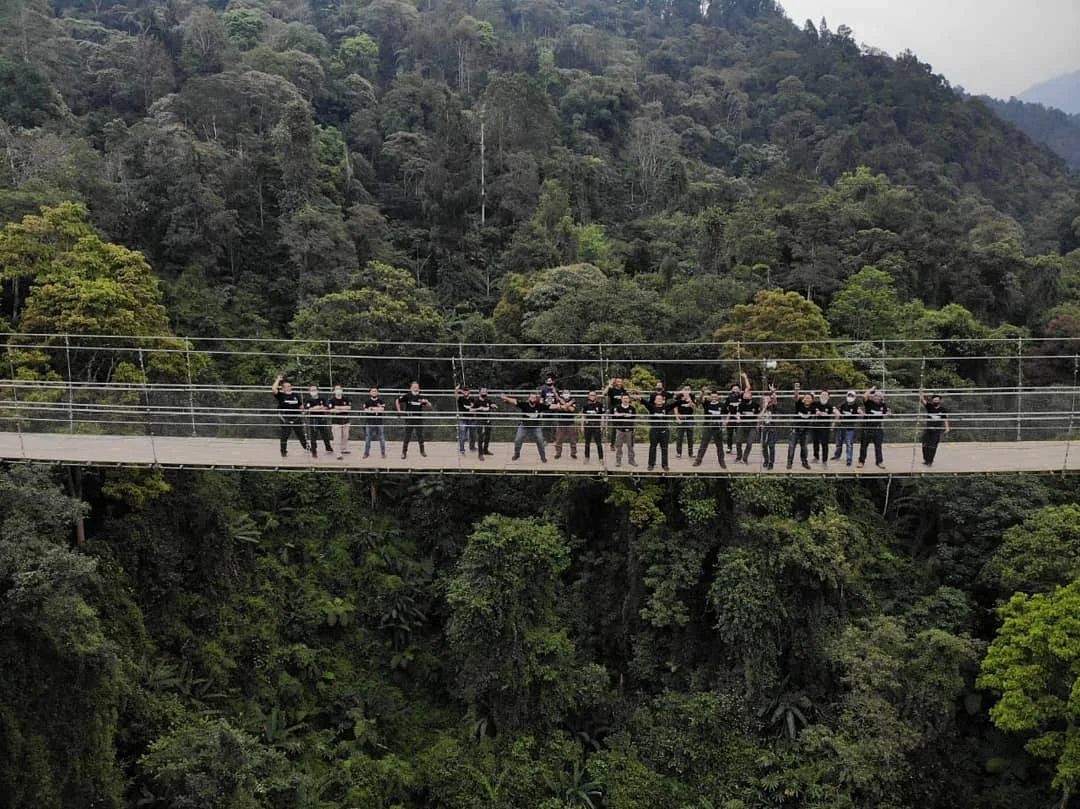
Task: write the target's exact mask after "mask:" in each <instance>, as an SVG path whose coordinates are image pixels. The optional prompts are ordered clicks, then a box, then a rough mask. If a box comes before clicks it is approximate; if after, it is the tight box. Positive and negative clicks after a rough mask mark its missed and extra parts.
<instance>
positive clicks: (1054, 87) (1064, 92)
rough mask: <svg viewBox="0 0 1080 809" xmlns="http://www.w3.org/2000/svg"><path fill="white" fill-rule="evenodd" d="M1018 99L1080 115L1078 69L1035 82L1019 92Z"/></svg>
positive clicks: (1079, 79)
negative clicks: (1038, 82)
mask: <svg viewBox="0 0 1080 809" xmlns="http://www.w3.org/2000/svg"><path fill="white" fill-rule="evenodd" d="M1019 99H1020V100H1021V101H1027V102H1030V103H1034V104H1042V105H1043V106H1044V107H1056V108H1057V109H1059V110H1061V111H1062V112H1065V113H1068V114H1069V115H1080V70H1076V71H1074V72H1072V73H1066V74H1065V75H1063V76H1056V77H1055V78H1052V79H1049V80H1047V81H1044V82H1042V83H1040V84H1036V85H1035V86H1034V87H1031V88H1029V89H1027V90H1025V91H1024V92H1023V93H1021V94H1020V95H1019Z"/></svg>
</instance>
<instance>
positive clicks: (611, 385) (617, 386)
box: [604, 376, 627, 449]
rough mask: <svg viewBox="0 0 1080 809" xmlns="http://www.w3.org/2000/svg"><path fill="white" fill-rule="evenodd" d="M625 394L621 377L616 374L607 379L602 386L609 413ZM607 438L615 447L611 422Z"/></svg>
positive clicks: (612, 446) (613, 424) (620, 402)
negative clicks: (605, 385)
mask: <svg viewBox="0 0 1080 809" xmlns="http://www.w3.org/2000/svg"><path fill="white" fill-rule="evenodd" d="M626 395H627V390H626V388H625V387H623V381H622V377H620V376H617V377H615V378H614V379H609V380H608V383H607V387H605V388H604V396H606V397H607V400H608V404H607V409H608V412H609V413H614V412H615V407H616V406H617V405H620V404H622V397H623V396H626ZM608 438H609V440H610V442H611V448H612V449H615V423H614V422H612V423H611V430H610V432H609V435H608Z"/></svg>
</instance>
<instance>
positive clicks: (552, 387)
mask: <svg viewBox="0 0 1080 809" xmlns="http://www.w3.org/2000/svg"><path fill="white" fill-rule="evenodd" d="M558 399H559V388H558V386H556V384H555V377H554V376H552V375H551V374H548V375H547V376H546V377H544V383H543V384H542V385H541V386H540V401H541V402H543V403H544V404H546V405H547V406H548V410H547V412H546V413H545V416H553V415H554V414H555V410H556V407H555V405H556V404H557V403H558ZM540 421H541V423H542V424H543V426H544V430H543V433H544V441H546V442H547V443H551V442H552V441H554V440H555V430H554V429H553V427H552V426H551V425H552V421H553V419H547V420H546V421H545V417H544V416H541V418H540Z"/></svg>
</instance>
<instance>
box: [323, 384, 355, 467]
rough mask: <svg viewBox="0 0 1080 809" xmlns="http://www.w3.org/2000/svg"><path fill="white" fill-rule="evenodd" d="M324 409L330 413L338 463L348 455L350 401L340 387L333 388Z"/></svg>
mask: <svg viewBox="0 0 1080 809" xmlns="http://www.w3.org/2000/svg"><path fill="white" fill-rule="evenodd" d="M326 409H327V410H329V411H330V414H331V415H330V421H331V422H333V425H334V444H335V445H336V446H337V457H338V460H339V461H340V460H341V458H342V456H344V455H348V454H349V411H351V410H352V401H350V400H349V398H348V397H347V396H346V395H345V391H344V390H343V389H342V387H341V385H336V386H335V387H334V395H333V396H331V397H330V398H329V399H327V400H326Z"/></svg>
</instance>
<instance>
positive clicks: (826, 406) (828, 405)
mask: <svg viewBox="0 0 1080 809" xmlns="http://www.w3.org/2000/svg"><path fill="white" fill-rule="evenodd" d="M835 415H836V405H834V404H833V403H832V402H824V403H822V402H821V400H820V399H815V400H814V424H815V425H816V426H818V427H827V426H829V422H830V420H831V419H832V417H833V416H835Z"/></svg>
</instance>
